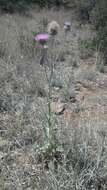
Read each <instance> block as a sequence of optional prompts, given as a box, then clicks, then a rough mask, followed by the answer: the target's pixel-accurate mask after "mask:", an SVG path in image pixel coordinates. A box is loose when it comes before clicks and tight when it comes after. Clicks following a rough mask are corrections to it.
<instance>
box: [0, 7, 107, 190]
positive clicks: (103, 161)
mask: <svg viewBox="0 0 107 190" xmlns="http://www.w3.org/2000/svg"><path fill="white" fill-rule="evenodd" d="M30 15H31V17H26V16H24V15H23V16H20V15H12V16H11V15H3V16H1V17H0V30H1V32H0V70H1V72H0V123H1V125H0V190H15V189H16V190H25V189H26V190H42V189H43V190H74V189H75V190H100V189H101V190H105V189H107V180H106V179H107V172H106V171H107V158H106V154H107V129H106V125H107V119H106V118H107V117H106V116H107V106H106V105H107V104H106V103H107V98H106V97H107V90H106V89H105V88H104V87H103V83H102V88H100V86H99V85H98V84H100V82H102V78H103V79H106V76H105V75H104V74H100V73H99V72H98V71H96V65H95V64H96V62H94V61H95V57H92V58H90V60H89V59H85V60H81V57H79V56H80V52H79V48H78V38H80V37H81V38H83V35H82V34H81V30H82V29H80V30H79V29H76V28H75V25H76V21H75V20H73V17H72V30H71V32H70V33H69V34H68V36H67V37H66V38H65V35H64V32H63V31H61V32H60V33H59V34H58V36H57V37H56V42H55V43H56V46H55V48H54V49H53V50H51V49H49V57H48V59H49V62H50V61H51V62H52V61H53V62H54V66H55V68H54V76H53V81H52V94H51V95H52V97H50V98H51V101H53V99H55V98H56V99H57V98H60V97H62V96H63V97H62V98H65V99H66V100H65V101H66V104H67V110H68V111H67V110H66V111H67V112H66V113H65V114H64V115H55V114H53V115H52V122H53V134H55V142H56V145H57V146H56V147H57V150H56V152H51V151H50V152H48V153H47V154H41V152H40V149H39V147H41V146H43V145H44V128H43V127H44V126H47V116H49V115H48V106H47V99H48V98H49V97H48V90H49V89H48V83H47V79H46V73H45V71H44V67H41V66H40V64H39V61H40V50H39V49H38V46H37V44H36V43H34V41H33V35H34V33H35V34H36V33H38V32H39V31H41V30H42V31H44V30H46V25H47V22H48V21H49V22H50V21H51V20H57V21H58V23H59V24H60V25H61V27H63V23H64V21H65V20H67V19H68V20H70V19H71V13H69V12H64V11H63V10H61V11H59V12H53V11H52V10H51V11H46V10H42V11H41V12H40V13H39V12H37V10H36V12H35V10H32V11H31V14H30ZM84 30H85V28H83V33H84V32H85V31H84ZM88 30H89V29H87V31H88ZM74 33H75V35H74ZM89 33H90V31H89ZM91 56H92V55H91ZM90 62H91V63H92V64H90ZM74 63H76V65H78V67H77V66H75V64H74ZM93 65H94V66H93ZM89 68H90V70H89ZM49 69H50V68H48V70H47V71H49ZM88 71H89V72H88ZM48 74H49V72H48ZM99 80H100V81H99ZM72 93H73V94H75V99H76V102H72V101H71V99H72V98H71V96H73V95H72ZM77 97H78V98H77ZM81 97H82V98H81ZM77 99H78V100H77Z"/></svg>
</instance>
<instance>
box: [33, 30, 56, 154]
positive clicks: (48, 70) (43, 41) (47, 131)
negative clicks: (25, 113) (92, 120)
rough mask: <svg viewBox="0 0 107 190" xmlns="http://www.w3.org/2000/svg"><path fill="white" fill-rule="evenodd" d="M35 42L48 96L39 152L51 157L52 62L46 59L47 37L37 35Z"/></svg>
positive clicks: (52, 136)
mask: <svg viewBox="0 0 107 190" xmlns="http://www.w3.org/2000/svg"><path fill="white" fill-rule="evenodd" d="M35 40H36V41H37V42H39V44H40V45H41V58H40V65H41V66H43V69H44V73H45V76H46V80H47V83H48V96H47V106H48V113H45V120H46V122H45V124H44V125H45V126H43V129H44V136H45V139H44V145H43V146H42V147H41V148H40V150H41V151H42V152H43V153H44V154H45V155H52V154H53V153H54V152H55V149H56V145H55V138H54V133H53V126H54V119H53V113H52V110H51V97H52V79H53V73H54V60H52V58H51V59H50V60H49V58H48V41H49V35H48V34H46V33H44V34H38V35H37V36H36V37H35ZM53 42H54V41H53V40H52V44H51V46H52V48H53ZM48 66H49V67H48Z"/></svg>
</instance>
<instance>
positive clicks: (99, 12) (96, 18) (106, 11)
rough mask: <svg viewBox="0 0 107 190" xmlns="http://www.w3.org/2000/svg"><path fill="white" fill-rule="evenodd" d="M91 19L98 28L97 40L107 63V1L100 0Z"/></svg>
mask: <svg viewBox="0 0 107 190" xmlns="http://www.w3.org/2000/svg"><path fill="white" fill-rule="evenodd" d="M91 20H92V23H93V24H94V26H95V28H96V30H97V38H96V42H97V44H98V46H99V49H100V52H102V53H103V58H104V64H107V1H106V0H98V1H97V3H96V6H95V8H94V9H93V11H92V13H91Z"/></svg>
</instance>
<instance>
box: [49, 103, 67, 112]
mask: <svg viewBox="0 0 107 190" xmlns="http://www.w3.org/2000/svg"><path fill="white" fill-rule="evenodd" d="M51 110H52V112H53V113H55V114H58V115H60V114H62V113H63V111H64V110H65V104H64V103H61V102H60V101H58V102H52V103H51Z"/></svg>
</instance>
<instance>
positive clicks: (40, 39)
mask: <svg viewBox="0 0 107 190" xmlns="http://www.w3.org/2000/svg"><path fill="white" fill-rule="evenodd" d="M34 39H35V40H36V41H37V42H39V43H40V44H41V45H44V44H45V43H46V42H47V41H48V39H49V35H48V34H47V33H43V34H38V35H36V36H35V37H34Z"/></svg>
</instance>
